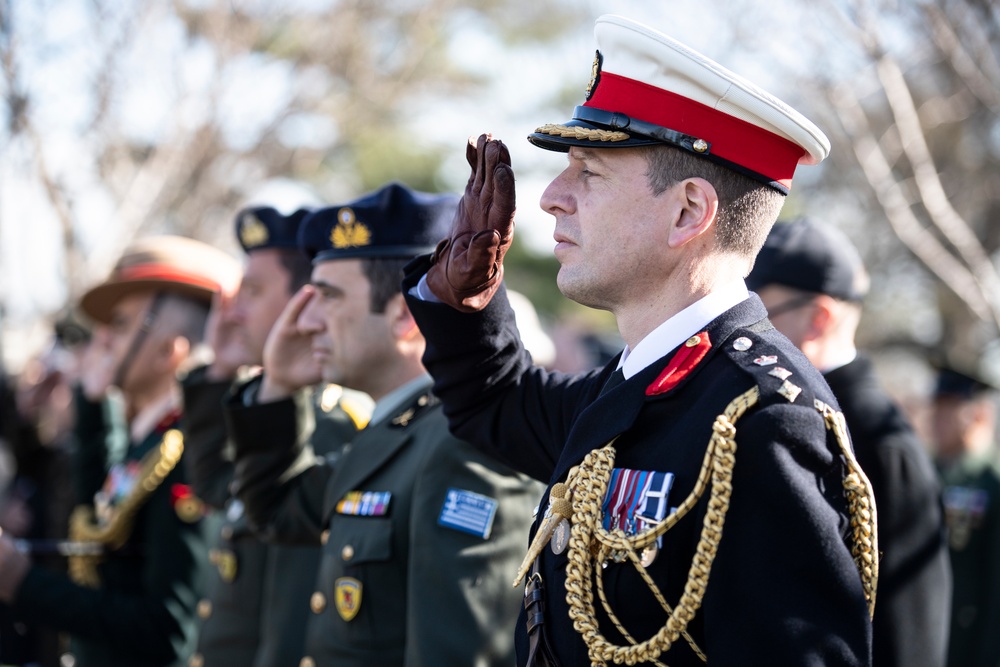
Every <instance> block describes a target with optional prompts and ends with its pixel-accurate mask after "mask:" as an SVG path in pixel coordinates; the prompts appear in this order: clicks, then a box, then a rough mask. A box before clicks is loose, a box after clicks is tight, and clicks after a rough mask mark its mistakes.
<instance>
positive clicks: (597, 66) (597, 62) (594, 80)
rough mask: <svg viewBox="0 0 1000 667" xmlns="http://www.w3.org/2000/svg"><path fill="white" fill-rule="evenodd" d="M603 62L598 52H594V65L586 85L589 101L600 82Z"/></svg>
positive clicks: (602, 57)
mask: <svg viewBox="0 0 1000 667" xmlns="http://www.w3.org/2000/svg"><path fill="white" fill-rule="evenodd" d="M603 62H604V56H602V55H601V52H600V51H595V52H594V64H593V65H592V66H591V68H590V83H588V84H587V99H588V100H589V99H590V98H591V96H593V94H594V91H595V90H597V84H598V83H599V82H600V80H601V64H602V63H603Z"/></svg>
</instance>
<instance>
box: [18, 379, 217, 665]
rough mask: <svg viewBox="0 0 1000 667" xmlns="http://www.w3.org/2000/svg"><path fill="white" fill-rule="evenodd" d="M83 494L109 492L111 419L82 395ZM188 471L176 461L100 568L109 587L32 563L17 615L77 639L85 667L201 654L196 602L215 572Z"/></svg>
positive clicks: (136, 446)
mask: <svg viewBox="0 0 1000 667" xmlns="http://www.w3.org/2000/svg"><path fill="white" fill-rule="evenodd" d="M77 410H78V412H77V426H76V428H77V438H78V440H79V443H80V444H79V452H78V457H77V462H76V472H77V476H78V477H77V478H78V483H77V488H78V491H79V492H80V493H81V495H82V498H87V499H91V500H92V499H93V497H94V494H95V493H96V492H97V491H98V490H100V489H101V488H102V486H104V483H105V477H106V476H107V475H108V471H109V467H108V461H107V456H106V454H107V451H108V448H107V442H106V440H107V437H108V425H107V424H108V422H107V421H106V419H105V413H104V410H103V407H102V405H101V404H95V403H91V402H89V401H86V400H85V399H83V397H82V395H80V394H78V400H77ZM178 417H179V415H175V416H173V417H172V418H170V419H168V420H165V421H164V422H161V423H160V424H159V425H158V426H157V427H156V428H155V429H154V430H153V431H152V432H151V433H150V434H149V435H148V436H146V438H144V439H143V440H142V441H141V442H132V443H129V445H128V448H127V450H126V452H125V453H124V458H123V459H122V460H121V461H120V463H121V464H124V465H126V466H127V465H128V464H129V463H134V462H138V461H140V460H141V459H142V458H143V456H145V455H146V454H147V453H148V452H150V451H151V450H153V449H155V448H158V447H159V446H160V444H161V442H162V441H163V439H164V434H165V433H166V431H167V430H169V429H174V428H177V423H178ZM190 499H191V491H190V487H189V486H188V484H187V473H186V471H185V470H184V466H183V465H175V466H174V467H173V468H172V469H171V470H170V472H169V473H168V474H167V475H166V477H165V478H164V479H163V481H162V482H161V483H160V484H159V486H157V487H156V489H155V491H153V492H152V494H151V495H150V496H149V497H148V498H147V499H146V501H145V503H144V504H143V505H142V506H141V507H140V509H139V511H138V513H137V514H136V516H135V521H134V524H133V528H132V531H131V534H130V535H129V537H128V540H127V542H126V543H125V545H124V546H123V547H122V548H121V549H119V550H117V551H112V552H110V553H108V554H107V556H106V558H105V560H104V562H103V563H101V564H100V565H98V566H97V572H98V574H99V576H100V582H101V583H100V586H99V587H98V588H96V589H94V588H89V587H84V586H81V585H78V584H76V583H74V582H73V581H71V580H70V579H69V578H67V577H66V575H64V574H62V573H54V572H49V571H45V570H43V569H41V568H39V567H38V566H32V568H31V570H30V571H29V573H28V575H27V577H26V578H25V580H24V582H23V583H22V585H21V587H20V589H19V590H18V593H17V599H16V600H15V602H14V605H13V608H14V611H15V613H16V614H18V615H20V616H22V617H23V618H24V619H25V620H27V621H29V622H33V623H43V624H46V625H49V626H51V627H53V628H56V629H59V630H63V631H65V632H68V633H70V635H71V636H72V639H73V644H72V649H73V653H74V655H75V657H76V662H75V664H76V665H77V667H114V666H116V665H122V666H126V665H127V666H129V667H135V665H143V666H151V667H152V666H156V665H178V666H179V665H184V664H186V661H187V658H188V657H189V656H190V654H191V651H192V649H193V648H194V639H195V619H194V615H195V605H196V603H197V600H198V598H199V594H200V586H201V580H202V577H203V575H204V573H205V569H206V567H207V561H206V559H205V554H206V553H207V546H206V543H205V539H204V535H203V534H202V526H201V524H202V520H201V517H200V513H198V512H191V505H190V503H187V501H190Z"/></svg>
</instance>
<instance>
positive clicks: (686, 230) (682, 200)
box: [667, 178, 719, 248]
mask: <svg viewBox="0 0 1000 667" xmlns="http://www.w3.org/2000/svg"><path fill="white" fill-rule="evenodd" d="M674 189H675V193H674V194H675V196H676V197H677V204H678V206H677V207H676V208H675V209H673V210H674V211H676V213H675V220H674V221H673V223H672V225H671V227H670V233H669V235H668V237H667V245H668V246H670V247H671V248H680V247H681V246H683V245H685V244H687V243H690V242H691V241H693V240H694V239H697V238H699V237H701V236H702V235H704V234H705V233H706V232H708V231H709V230H710V229H711V228H712V225H713V224H714V223H715V216H716V215H717V214H718V212H719V195H718V193H717V192H716V191H715V186H714V185H712V184H711V183H709V182H708V181H706V180H705V179H704V178H686V179H684V180H683V181H681V182H680V183H678V184H677V185H675V186H674Z"/></svg>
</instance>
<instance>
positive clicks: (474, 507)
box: [438, 489, 498, 540]
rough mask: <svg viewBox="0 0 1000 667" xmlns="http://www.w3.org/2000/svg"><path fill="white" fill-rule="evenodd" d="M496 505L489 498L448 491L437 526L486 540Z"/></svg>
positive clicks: (465, 492)
mask: <svg viewBox="0 0 1000 667" xmlns="http://www.w3.org/2000/svg"><path fill="white" fill-rule="evenodd" d="M497 505H498V503H497V501H496V500H494V499H493V498H490V497H489V496H484V495H481V494H478V493H473V492H472V491H465V490H463V489H448V495H447V497H446V498H445V501H444V507H442V508H441V516H439V517H438V525H441V526H444V527H445V528H451V529H453V530H458V531H461V532H463V533H469V534H470V535H476V536H477V537H481V538H483V539H484V540H485V539H488V538H489V536H490V531H491V530H493V518H494V517H495V516H496V514H497Z"/></svg>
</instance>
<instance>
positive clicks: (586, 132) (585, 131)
mask: <svg viewBox="0 0 1000 667" xmlns="http://www.w3.org/2000/svg"><path fill="white" fill-rule="evenodd" d="M535 132H536V133H537V134H548V135H552V136H554V137H562V138H564V139H583V140H585V141H610V142H615V141H626V140H627V139H629V138H630V137H629V134H628V133H627V132H614V131H612V130H598V129H593V128H588V127H569V126H568V125H556V124H554V123H549V124H547V125H542V126H541V127H540V128H538V129H536V130H535Z"/></svg>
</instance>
